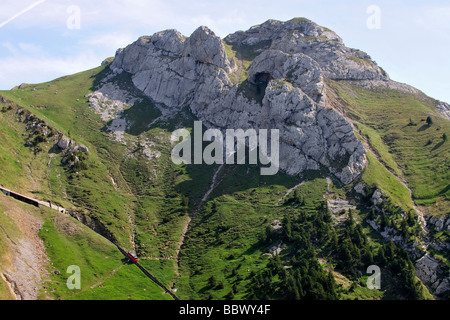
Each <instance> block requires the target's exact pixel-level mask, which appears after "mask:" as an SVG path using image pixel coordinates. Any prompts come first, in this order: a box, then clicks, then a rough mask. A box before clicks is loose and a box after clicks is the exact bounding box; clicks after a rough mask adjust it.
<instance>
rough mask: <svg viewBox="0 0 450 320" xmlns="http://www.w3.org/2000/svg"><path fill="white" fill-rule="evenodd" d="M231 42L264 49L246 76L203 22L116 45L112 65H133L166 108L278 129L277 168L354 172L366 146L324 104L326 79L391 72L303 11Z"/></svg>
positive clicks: (138, 82)
mask: <svg viewBox="0 0 450 320" xmlns="http://www.w3.org/2000/svg"><path fill="white" fill-rule="evenodd" d="M225 41H226V42H227V43H229V44H232V45H237V46H238V47H239V46H250V47H251V48H252V49H255V48H258V49H257V50H256V52H259V53H260V54H259V55H258V56H257V57H256V58H254V60H253V62H252V64H251V66H250V69H249V70H248V79H247V81H246V82H244V83H243V84H241V85H238V84H235V83H233V81H232V80H231V79H232V78H233V77H234V78H235V74H236V72H239V71H240V70H239V66H238V64H237V63H236V62H235V60H234V59H232V58H231V57H227V55H226V51H225V46H224V43H223V41H222V40H221V39H220V38H218V37H217V36H216V35H215V34H214V33H213V32H212V31H211V30H209V29H208V28H206V27H200V28H198V29H197V30H196V31H195V32H194V33H193V34H192V35H191V36H190V37H189V38H186V37H184V36H182V35H181V34H180V33H179V32H177V31H175V30H167V31H163V32H159V33H156V34H155V35H153V36H151V37H141V38H140V39H138V40H137V41H136V42H135V43H133V44H131V45H130V46H128V47H127V48H125V49H120V50H118V52H117V54H116V58H115V60H114V62H113V63H112V64H111V70H112V71H113V72H114V73H116V74H118V73H121V72H128V73H130V74H131V75H132V80H133V83H134V85H135V86H136V87H137V88H138V89H140V90H141V91H142V92H143V93H144V94H145V95H146V96H148V97H150V98H151V99H152V100H153V101H155V102H156V103H158V104H163V105H165V106H166V107H167V109H176V108H180V107H188V106H189V108H190V109H191V111H192V113H193V114H194V115H195V116H197V117H198V118H199V120H202V121H203V122H204V124H205V125H206V126H207V127H210V128H218V129H223V130H225V129H243V130H247V129H255V130H258V129H279V130H280V140H281V141H280V169H281V170H283V171H285V172H286V173H288V174H290V175H297V174H300V173H302V172H303V171H305V170H318V169H320V168H321V167H326V168H328V169H329V170H330V172H332V173H333V174H334V175H335V176H337V177H338V178H339V179H340V180H341V182H342V183H344V184H348V183H351V182H352V181H354V180H355V179H356V178H357V177H358V176H359V175H360V174H361V172H362V170H363V169H364V167H365V166H366V164H367V159H366V155H365V150H364V147H363V144H362V143H361V142H360V141H359V140H358V139H357V138H356V136H355V134H354V132H353V127H352V125H351V124H350V123H349V122H348V121H347V120H346V119H345V117H344V116H343V115H341V114H340V113H339V112H337V111H336V110H333V109H330V108H327V100H326V92H325V84H324V80H325V78H327V77H328V78H333V79H337V78H345V79H360V80H361V79H378V80H380V81H382V80H384V79H387V78H386V77H385V76H383V74H382V71H381V70H380V69H379V68H378V67H377V66H376V64H375V62H373V61H372V60H370V58H369V57H368V56H367V55H365V54H364V53H362V52H360V51H357V50H352V49H348V48H346V47H345V46H344V45H343V44H342V40H341V39H340V38H339V37H338V36H337V35H336V34H335V33H334V32H332V31H328V30H326V29H324V28H322V27H320V26H318V25H316V24H314V23H312V22H311V21H309V20H306V19H294V20H291V21H289V22H280V21H274V20H269V21H267V22H265V23H264V24H262V25H260V26H255V27H253V28H251V29H250V30H248V31H247V32H242V31H241V32H237V33H235V34H232V35H230V36H228V37H226V38H225ZM352 57H354V58H352ZM358 59H359V60H358ZM360 60H364V61H365V60H367V61H366V62H367V63H365V62H364V63H360V62H361V61H360Z"/></svg>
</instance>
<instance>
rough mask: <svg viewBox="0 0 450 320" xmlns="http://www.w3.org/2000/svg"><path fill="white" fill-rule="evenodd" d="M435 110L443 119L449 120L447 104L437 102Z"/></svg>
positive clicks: (449, 110)
mask: <svg viewBox="0 0 450 320" xmlns="http://www.w3.org/2000/svg"><path fill="white" fill-rule="evenodd" d="M436 108H437V110H438V111H439V113H440V114H441V115H442V116H443V117H444V118H446V119H450V105H449V104H448V103H445V102H439V103H438V105H437V107H436Z"/></svg>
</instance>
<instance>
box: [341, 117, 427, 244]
mask: <svg viewBox="0 0 450 320" xmlns="http://www.w3.org/2000/svg"><path fill="white" fill-rule="evenodd" d="M349 121H350V122H351V124H352V126H353V129H354V130H355V131H356V132H358V134H359V136H360V137H361V142H362V143H363V145H364V148H366V150H368V151H370V152H372V154H373V155H374V156H375V158H376V159H377V160H378V162H379V163H380V164H381V165H382V166H383V168H384V169H386V170H387V171H388V172H389V173H391V174H392V175H393V176H394V177H395V179H396V180H397V181H398V182H400V183H401V184H402V185H403V186H404V187H405V188H406V189H407V190H408V191H409V197H410V199H411V203H412V205H413V209H414V211H416V212H417V215H418V217H419V223H420V225H421V228H422V231H423V232H424V233H425V234H428V230H427V222H426V220H425V213H424V212H423V211H422V210H421V209H420V208H419V207H418V206H417V204H416V202H415V201H414V195H413V190H412V189H411V188H410V187H409V185H408V183H407V182H406V180H405V179H404V178H402V177H400V176H399V175H397V174H396V173H395V172H394V170H392V169H391V168H389V167H387V166H386V164H385V163H384V161H383V159H382V158H381V157H380V155H379V154H378V152H376V151H375V150H374V149H373V148H372V146H371V145H370V142H369V141H368V140H367V138H366V137H365V136H364V135H363V134H362V133H361V131H360V130H359V129H358V127H357V126H356V123H355V121H353V120H351V119H349ZM427 247H428V246H427Z"/></svg>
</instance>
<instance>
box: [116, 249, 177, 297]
mask: <svg viewBox="0 0 450 320" xmlns="http://www.w3.org/2000/svg"><path fill="white" fill-rule="evenodd" d="M114 245H115V246H116V247H117V249H119V251H120V252H122V254H123V255H124V256H125V257H127V258H128V253H127V252H126V251H125V250H123V249H122V248H121V247H119V246H118V245H117V244H114ZM130 261H132V262H133V263H134V264H135V265H136V266H137V267H138V268H139V269H141V271H142V272H143V273H144V274H145V275H146V276H147V277H149V278H150V279H151V280H152V281H153V282H154V283H156V284H157V285H158V286H159V287H161V288H162V289H163V290H164V291H165V292H166V293H168V294H169V295H170V296H171V297H172V298H174V299H175V300H180V299H179V298H178V297H177V296H176V295H175V294H174V293H173V292H172V291H171V290H169V289H168V288H167V287H166V286H165V285H164V284H162V283H161V282H160V281H159V280H158V279H156V277H155V276H153V275H152V274H151V273H150V272H148V271H147V269H145V268H144V267H143V266H142V265H141V264H140V263H139V262H137V261H133V260H131V259H130Z"/></svg>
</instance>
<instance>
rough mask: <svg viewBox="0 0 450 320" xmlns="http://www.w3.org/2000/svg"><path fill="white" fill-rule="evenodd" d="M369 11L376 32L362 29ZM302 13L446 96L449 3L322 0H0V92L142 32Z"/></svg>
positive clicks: (85, 64) (227, 29) (222, 29)
mask: <svg viewBox="0 0 450 320" xmlns="http://www.w3.org/2000/svg"><path fill="white" fill-rule="evenodd" d="M371 6H376V8H378V9H379V16H376V17H379V20H378V21H379V25H377V26H378V27H379V28H375V29H374V28H369V27H368V24H367V22H368V20H369V21H374V20H372V18H374V17H375V16H374V15H373V14H374V11H370V10H369V12H368V8H370V7H371ZM293 17H307V18H309V19H311V20H313V21H315V22H316V23H318V24H320V25H322V26H326V27H328V28H330V29H332V30H334V31H335V32H337V33H338V35H339V36H340V37H341V38H343V40H344V42H345V44H346V45H347V46H349V47H352V48H358V49H361V50H363V51H365V52H367V53H368V54H369V55H370V56H371V57H372V58H373V59H374V60H375V61H377V62H378V64H379V65H380V66H381V67H383V68H384V69H385V70H386V71H387V72H388V73H389V75H390V76H391V78H392V79H393V80H396V81H399V82H404V83H408V84H411V85H413V86H415V87H416V88H418V89H420V90H422V91H424V92H425V93H426V94H428V95H430V96H431V97H433V98H436V99H439V100H442V101H446V102H450V81H449V75H450V58H449V56H450V2H449V1H448V0H447V1H443V0H441V1H433V0H431V1H406V0H403V1H400V0H397V1H396V0H389V1H381V0H379V1H378V0H372V1H353V0H349V1H345V0H341V1H331V0H322V1H321V0H315V1H309V0H308V1H302V0H296V1H292V0H272V1H265V0H259V1H256V0H240V1H236V0H228V1H218V0H209V1H206V0H193V1H191V0H184V1H180V0H172V1H170V0H166V1H162V0H148V1H145V0H139V1H138V0H110V1H88V0H2V1H1V4H0V89H10V88H12V87H14V86H16V85H18V84H20V83H22V82H26V83H38V82H44V81H49V80H52V79H54V78H56V77H59V76H63V75H67V74H72V73H75V72H79V71H83V70H86V69H90V68H93V67H95V66H98V65H99V64H100V63H101V61H102V60H103V59H105V58H107V57H110V56H113V55H114V53H115V51H116V49H118V48H119V47H124V46H126V45H127V44H129V43H131V42H133V41H134V40H136V39H137V38H138V37H139V36H142V35H152V34H153V33H155V32H157V31H161V30H165V29H169V28H173V29H177V30H179V31H180V32H181V33H183V34H184V35H186V36H189V35H190V34H191V33H192V32H193V31H194V30H195V29H196V28H197V27H198V26H200V25H206V26H208V27H210V28H211V29H212V30H213V31H214V32H215V33H216V34H217V35H219V36H221V37H225V36H226V35H228V34H229V33H232V32H235V31H237V30H247V29H248V28H250V27H251V26H253V25H256V24H260V23H262V22H264V21H266V20H268V19H277V20H290V19H291V18H293Z"/></svg>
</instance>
